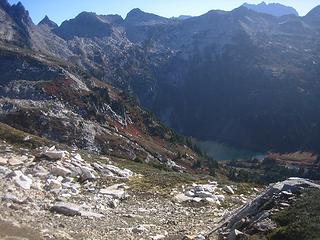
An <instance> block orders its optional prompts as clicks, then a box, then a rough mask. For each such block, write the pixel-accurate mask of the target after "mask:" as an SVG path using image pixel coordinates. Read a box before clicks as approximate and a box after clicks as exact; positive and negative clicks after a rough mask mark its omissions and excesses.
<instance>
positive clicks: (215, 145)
mask: <svg viewBox="0 0 320 240" xmlns="http://www.w3.org/2000/svg"><path fill="white" fill-rule="evenodd" d="M197 145H198V146H199V147H200V149H201V150H202V151H203V152H205V153H206V154H207V155H208V156H209V157H212V158H213V159H215V160H217V161H224V160H232V159H250V158H252V157H254V156H257V155H263V153H261V152H256V151H251V150H248V149H241V148H235V147H232V146H229V145H227V144H224V143H219V142H213V141H198V142H197Z"/></svg>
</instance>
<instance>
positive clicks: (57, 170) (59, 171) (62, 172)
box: [50, 166, 72, 177]
mask: <svg viewBox="0 0 320 240" xmlns="http://www.w3.org/2000/svg"><path fill="white" fill-rule="evenodd" d="M50 173H51V174H53V175H55V176H62V177H66V176H68V175H71V173H72V172H71V171H70V170H69V169H67V168H65V167H62V166H54V167H53V168H52V169H51V171H50Z"/></svg>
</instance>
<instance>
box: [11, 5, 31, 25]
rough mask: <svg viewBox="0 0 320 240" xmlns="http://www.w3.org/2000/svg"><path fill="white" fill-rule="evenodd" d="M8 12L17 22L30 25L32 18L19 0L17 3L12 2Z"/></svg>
mask: <svg viewBox="0 0 320 240" xmlns="http://www.w3.org/2000/svg"><path fill="white" fill-rule="evenodd" d="M8 11H9V14H10V15H11V17H12V18H14V19H15V20H16V21H17V22H20V23H22V24H26V25H32V24H33V22H32V19H31V18H30V15H29V12H28V11H27V10H26V9H25V7H24V6H23V4H22V3H21V2H18V3H17V4H13V5H12V6H11V8H10V9H8Z"/></svg>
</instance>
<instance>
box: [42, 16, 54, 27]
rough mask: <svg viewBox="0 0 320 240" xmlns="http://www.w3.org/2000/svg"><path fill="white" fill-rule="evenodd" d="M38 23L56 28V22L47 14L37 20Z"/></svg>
mask: <svg viewBox="0 0 320 240" xmlns="http://www.w3.org/2000/svg"><path fill="white" fill-rule="evenodd" d="M38 25H46V26H48V27H50V28H57V27H58V24H56V23H55V22H54V21H52V20H51V19H50V18H49V17H48V16H47V15H46V16H45V17H44V18H43V19H42V20H41V21H40V22H39V24H38Z"/></svg>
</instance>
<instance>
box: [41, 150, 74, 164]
mask: <svg viewBox="0 0 320 240" xmlns="http://www.w3.org/2000/svg"><path fill="white" fill-rule="evenodd" d="M41 155H42V156H45V157H47V158H49V159H50V160H55V161H56V160H60V159H63V158H65V157H67V156H68V152H66V151H59V150H56V149H55V147H52V148H50V149H46V150H44V151H43V152H42V154H41Z"/></svg>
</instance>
